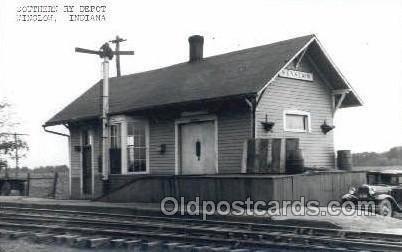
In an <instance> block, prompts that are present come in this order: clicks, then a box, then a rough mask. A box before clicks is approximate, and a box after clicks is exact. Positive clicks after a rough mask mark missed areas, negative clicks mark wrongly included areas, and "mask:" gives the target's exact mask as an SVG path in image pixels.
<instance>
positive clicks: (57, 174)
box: [52, 172, 59, 199]
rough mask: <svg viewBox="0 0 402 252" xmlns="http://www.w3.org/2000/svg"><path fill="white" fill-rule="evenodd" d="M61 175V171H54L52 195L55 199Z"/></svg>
mask: <svg viewBox="0 0 402 252" xmlns="http://www.w3.org/2000/svg"><path fill="white" fill-rule="evenodd" d="M58 177H59V173H58V172H54V179H53V188H52V189H53V191H52V197H53V199H55V198H56V191H57V179H58Z"/></svg>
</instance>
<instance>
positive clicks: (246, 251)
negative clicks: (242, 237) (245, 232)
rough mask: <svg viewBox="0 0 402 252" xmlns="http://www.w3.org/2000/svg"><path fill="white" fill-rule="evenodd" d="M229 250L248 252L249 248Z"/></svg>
mask: <svg viewBox="0 0 402 252" xmlns="http://www.w3.org/2000/svg"><path fill="white" fill-rule="evenodd" d="M230 252H250V250H249V249H231V250H230Z"/></svg>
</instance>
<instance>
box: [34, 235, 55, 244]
mask: <svg viewBox="0 0 402 252" xmlns="http://www.w3.org/2000/svg"><path fill="white" fill-rule="evenodd" d="M31 239H32V240H33V241H34V242H36V243H50V242H53V241H54V234H49V233H34V234H33V235H32V236H31Z"/></svg>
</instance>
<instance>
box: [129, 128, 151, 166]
mask: <svg viewBox="0 0 402 252" xmlns="http://www.w3.org/2000/svg"><path fill="white" fill-rule="evenodd" d="M146 170H147V145H146V125H145V123H143V122H129V123H127V172H129V173H135V172H146Z"/></svg>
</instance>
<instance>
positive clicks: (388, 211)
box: [378, 199, 393, 217]
mask: <svg viewBox="0 0 402 252" xmlns="http://www.w3.org/2000/svg"><path fill="white" fill-rule="evenodd" d="M378 214H380V215H382V216H387V217H392V216H393V209H392V203H391V201H389V200H387V199H384V200H381V202H380V204H378Z"/></svg>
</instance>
